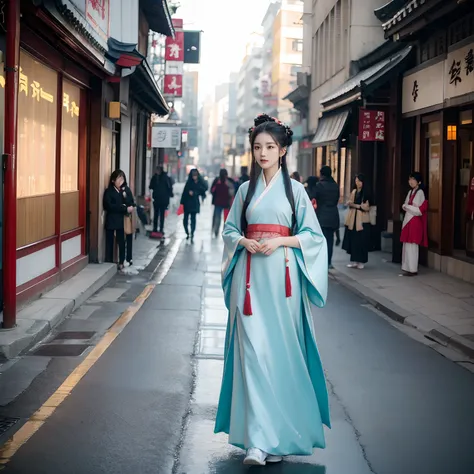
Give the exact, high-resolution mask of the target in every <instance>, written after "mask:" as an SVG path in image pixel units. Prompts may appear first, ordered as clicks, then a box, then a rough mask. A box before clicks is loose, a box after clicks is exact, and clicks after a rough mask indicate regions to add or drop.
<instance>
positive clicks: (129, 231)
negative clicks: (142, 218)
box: [121, 173, 137, 265]
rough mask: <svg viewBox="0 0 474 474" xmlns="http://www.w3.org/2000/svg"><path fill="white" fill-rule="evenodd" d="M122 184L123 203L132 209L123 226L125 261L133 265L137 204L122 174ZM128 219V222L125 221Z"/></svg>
mask: <svg viewBox="0 0 474 474" xmlns="http://www.w3.org/2000/svg"><path fill="white" fill-rule="evenodd" d="M123 179H124V181H123V184H122V186H121V191H122V196H123V199H124V202H125V206H127V208H130V207H132V208H133V211H132V212H131V213H130V214H128V215H127V216H126V219H125V221H124V222H125V225H124V232H125V243H126V246H125V250H126V252H125V260H126V261H127V262H128V264H129V265H133V237H134V235H135V228H136V221H135V210H136V208H137V203H136V202H135V198H134V197H133V193H132V190H131V189H130V187H129V186H128V184H127V176H126V174H125V173H124V175H123ZM127 218H128V221H127Z"/></svg>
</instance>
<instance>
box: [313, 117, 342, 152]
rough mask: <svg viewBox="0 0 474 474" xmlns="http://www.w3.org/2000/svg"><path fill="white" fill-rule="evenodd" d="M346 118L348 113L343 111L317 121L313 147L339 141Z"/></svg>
mask: <svg viewBox="0 0 474 474" xmlns="http://www.w3.org/2000/svg"><path fill="white" fill-rule="evenodd" d="M348 117H349V111H348V110H344V111H342V112H339V113H337V114H333V115H330V116H328V117H322V118H321V119H319V124H318V129H317V130H316V134H315V136H314V138H313V141H312V144H313V146H324V145H328V144H330V143H334V142H335V141H337V140H339V137H340V136H341V133H342V131H343V130H344V126H345V125H346V122H347V118H348Z"/></svg>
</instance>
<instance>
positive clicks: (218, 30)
mask: <svg viewBox="0 0 474 474" xmlns="http://www.w3.org/2000/svg"><path fill="white" fill-rule="evenodd" d="M175 1H178V2H179V4H180V5H181V6H180V7H179V8H178V11H177V13H176V15H175V18H182V19H183V22H184V29H185V30H203V33H202V34H201V64H200V65H199V66H198V67H197V69H198V71H199V102H200V103H202V102H203V101H204V99H205V97H206V95H207V94H211V95H213V93H214V89H215V86H216V85H217V84H221V83H223V82H226V81H227V80H228V78H229V74H230V73H231V72H238V70H239V69H240V64H241V63H242V59H243V58H244V55H245V46H246V44H247V42H248V40H249V35H250V34H251V33H252V32H254V31H260V29H261V24H262V20H263V17H264V15H265V13H266V11H267V8H268V5H269V4H270V3H271V2H270V0H175ZM168 3H169V4H170V3H172V1H171V0H168Z"/></svg>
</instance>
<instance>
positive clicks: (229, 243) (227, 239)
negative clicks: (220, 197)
mask: <svg viewBox="0 0 474 474" xmlns="http://www.w3.org/2000/svg"><path fill="white" fill-rule="evenodd" d="M247 190H248V183H244V184H243V185H242V186H240V187H239V189H238V191H237V194H236V196H235V199H234V202H233V204H232V207H231V209H230V212H229V215H228V217H227V220H226V222H225V225H224V230H223V233H222V238H223V240H224V255H223V259H222V288H223V290H224V299H225V304H226V307H227V309H229V310H230V290H231V287H232V275H233V271H234V267H235V264H236V263H237V260H238V258H239V255H240V252H241V251H242V250H243V249H244V247H243V246H242V245H240V241H241V240H242V239H243V237H244V236H243V235H242V228H241V225H240V219H241V216H242V208H243V205H244V199H245V196H246V194H247Z"/></svg>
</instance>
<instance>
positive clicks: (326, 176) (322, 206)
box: [316, 166, 340, 268]
mask: <svg viewBox="0 0 474 474" xmlns="http://www.w3.org/2000/svg"><path fill="white" fill-rule="evenodd" d="M320 174H321V176H320V178H319V182H318V184H317V185H316V203H317V208H316V215H317V216H318V220H319V224H320V225H321V228H322V230H323V234H324V237H326V242H327V244H328V267H329V268H333V266H332V254H333V250H334V233H335V232H338V231H339V210H338V208H337V205H338V204H339V198H340V192H339V186H338V184H337V183H336V181H334V178H333V177H332V171H331V168H330V167H329V166H323V167H322V168H321V171H320Z"/></svg>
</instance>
